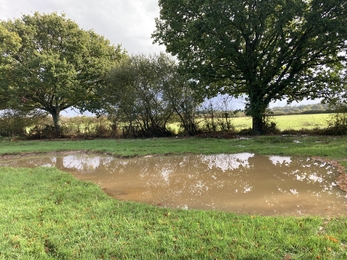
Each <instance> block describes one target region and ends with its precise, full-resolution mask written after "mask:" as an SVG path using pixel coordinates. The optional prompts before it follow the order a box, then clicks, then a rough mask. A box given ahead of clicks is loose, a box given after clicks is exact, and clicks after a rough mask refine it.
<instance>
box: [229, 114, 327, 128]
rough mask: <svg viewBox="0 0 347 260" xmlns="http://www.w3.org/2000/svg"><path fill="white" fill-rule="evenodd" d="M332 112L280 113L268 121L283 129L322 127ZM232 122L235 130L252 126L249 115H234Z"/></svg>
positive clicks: (325, 124)
mask: <svg viewBox="0 0 347 260" xmlns="http://www.w3.org/2000/svg"><path fill="white" fill-rule="evenodd" d="M331 116H332V114H301V115H282V116H272V117H270V121H272V122H274V123H275V124H276V126H277V128H278V129H279V130H281V131H284V130H301V129H308V130H311V129H315V128H319V129H323V128H326V127H328V121H329V120H331ZM231 122H232V124H233V125H234V126H235V128H236V130H242V129H247V128H251V127H252V119H251V118H250V117H235V118H233V119H232V121H231Z"/></svg>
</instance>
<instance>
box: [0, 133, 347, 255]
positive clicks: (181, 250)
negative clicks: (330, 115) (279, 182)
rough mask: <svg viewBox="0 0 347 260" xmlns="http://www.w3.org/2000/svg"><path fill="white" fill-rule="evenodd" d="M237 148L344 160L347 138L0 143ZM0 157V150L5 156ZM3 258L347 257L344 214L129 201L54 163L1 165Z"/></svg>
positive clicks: (102, 148) (49, 147) (54, 147)
mask: <svg viewBox="0 0 347 260" xmlns="http://www.w3.org/2000/svg"><path fill="white" fill-rule="evenodd" d="M64 150H86V151H94V152H107V153H110V154H113V155H115V156H143V155H146V154H166V155H168V154H181V153H204V154H213V153H237V152H253V153H257V154H280V155H304V156H319V157H323V158H326V159H328V160H336V161H337V162H339V163H340V164H341V165H343V166H345V167H346V166H347V161H346V157H347V156H346V155H347V137H324V136H320V137H310V136H292V137H288V136H287V137H283V136H263V137H254V138H250V139H198V138H183V139H180V138H177V139H176V138H172V139H171V138H165V139H160V138H159V139H142V140H106V139H103V140H81V141H66V140H57V141H18V142H8V141H4V140H3V141H0V154H2V156H4V155H5V154H7V155H6V156H8V155H9V154H21V155H20V156H25V153H31V152H49V151H64ZM0 159H1V158H0ZM0 182H1V184H2V187H1V189H0V237H1V239H0V259H122V258H124V259H286V260H288V259H347V216H343V217H338V218H332V217H328V216H327V217H317V216H306V217H281V216H276V217H267V216H258V215H236V214H233V213H225V212H219V211H199V210H177V209H169V208H159V207H153V206H148V205H144V204H140V203H133V202H124V201H118V200H115V199H112V198H110V197H108V196H107V195H105V194H104V193H103V191H102V190H101V189H100V188H99V187H98V186H97V185H95V184H92V183H90V182H82V181H78V180H76V179H75V178H74V177H73V176H72V175H70V174H68V173H65V172H61V171H58V170H56V169H54V168H44V167H40V168H34V169H30V168H4V167H2V168H0Z"/></svg>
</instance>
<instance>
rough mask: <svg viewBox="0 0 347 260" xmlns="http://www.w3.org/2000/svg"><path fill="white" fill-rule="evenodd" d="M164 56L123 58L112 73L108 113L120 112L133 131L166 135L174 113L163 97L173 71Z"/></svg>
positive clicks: (110, 75)
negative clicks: (164, 85)
mask: <svg viewBox="0 0 347 260" xmlns="http://www.w3.org/2000/svg"><path fill="white" fill-rule="evenodd" d="M166 62H168V60H167V59H165V58H164V56H163V55H159V56H149V57H146V56H144V55H135V56H132V57H129V58H128V59H123V60H122V61H121V62H120V63H118V65H117V66H116V67H114V68H113V69H112V70H111V72H110V74H109V82H110V83H111V87H110V88H109V90H108V91H107V94H106V95H107V97H105V98H104V100H107V104H108V107H107V108H106V110H107V112H109V113H110V112H111V113H112V111H113V113H114V112H115V113H117V114H118V115H119V116H120V117H121V118H123V119H124V120H125V121H126V122H127V123H128V126H127V127H128V129H130V131H131V132H132V133H134V134H135V132H137V133H140V134H141V135H143V136H165V135H168V134H169V132H168V130H167V128H166V124H167V122H168V120H169V118H170V116H171V114H172V110H171V107H170V104H169V102H168V101H167V100H165V99H164V98H163V81H165V77H166V76H167V75H168V73H170V71H167V69H168V68H167V67H166V66H165V65H166V64H165V63H166Z"/></svg>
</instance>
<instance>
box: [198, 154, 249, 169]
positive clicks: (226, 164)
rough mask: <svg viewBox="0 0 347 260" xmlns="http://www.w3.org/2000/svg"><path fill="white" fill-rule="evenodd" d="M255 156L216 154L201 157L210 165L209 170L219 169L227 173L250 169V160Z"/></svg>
mask: <svg viewBox="0 0 347 260" xmlns="http://www.w3.org/2000/svg"><path fill="white" fill-rule="evenodd" d="M253 156H254V154H253V153H239V154H216V155H204V156H201V160H202V162H204V163H206V164H207V165H208V168H209V169H213V168H219V169H221V170H222V171H223V172H225V171H228V170H235V169H238V168H240V167H244V168H249V162H248V160H249V158H251V157H253Z"/></svg>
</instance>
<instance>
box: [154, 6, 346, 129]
mask: <svg viewBox="0 0 347 260" xmlns="http://www.w3.org/2000/svg"><path fill="white" fill-rule="evenodd" d="M159 6H160V8H161V10H160V18H159V19H157V20H156V31H155V32H154V33H153V35H152V37H153V38H154V41H155V42H157V43H160V44H164V45H165V46H166V47H167V50H168V51H169V52H170V53H172V54H173V55H177V57H178V59H179V60H180V62H181V65H183V66H184V67H185V69H186V71H187V72H189V73H191V77H192V78H194V79H196V80H197V81H198V82H199V83H200V88H201V89H202V91H203V92H205V95H206V96H213V95H216V94H218V93H228V94H230V95H233V96H238V95H243V94H245V95H247V96H248V100H249V104H248V106H247V108H248V114H249V115H251V116H252V117H253V119H256V120H255V121H261V120H260V119H261V117H262V115H264V112H265V109H266V107H267V106H268V104H269V103H270V102H272V101H275V100H279V99H283V98H289V99H290V100H291V101H292V100H301V99H302V98H304V97H306V98H317V97H322V96H327V94H333V93H338V92H339V90H340V89H341V84H339V83H338V84H336V80H338V79H339V78H341V77H339V76H337V77H336V76H335V77H333V78H332V77H330V76H331V75H333V74H334V75H341V73H342V70H341V67H340V66H339V65H342V64H343V63H342V60H344V61H346V57H341V53H343V51H344V50H345V48H346V46H345V39H346V26H344V24H345V21H346V20H347V10H346V9H347V7H346V3H344V2H341V1H340V0H330V1H323V0H313V1H304V0H289V1H284V0H271V1H239V0H229V1H226V0H224V1H202V0H196V1H186V0H177V1H168V0H162V1H159ZM339 56H340V57H339ZM327 72H328V73H327ZM206 86H209V88H208V89H207V88H206ZM327 90H328V91H327ZM258 130H259V131H260V132H261V131H262V129H261V126H259V129H257V131H258Z"/></svg>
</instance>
